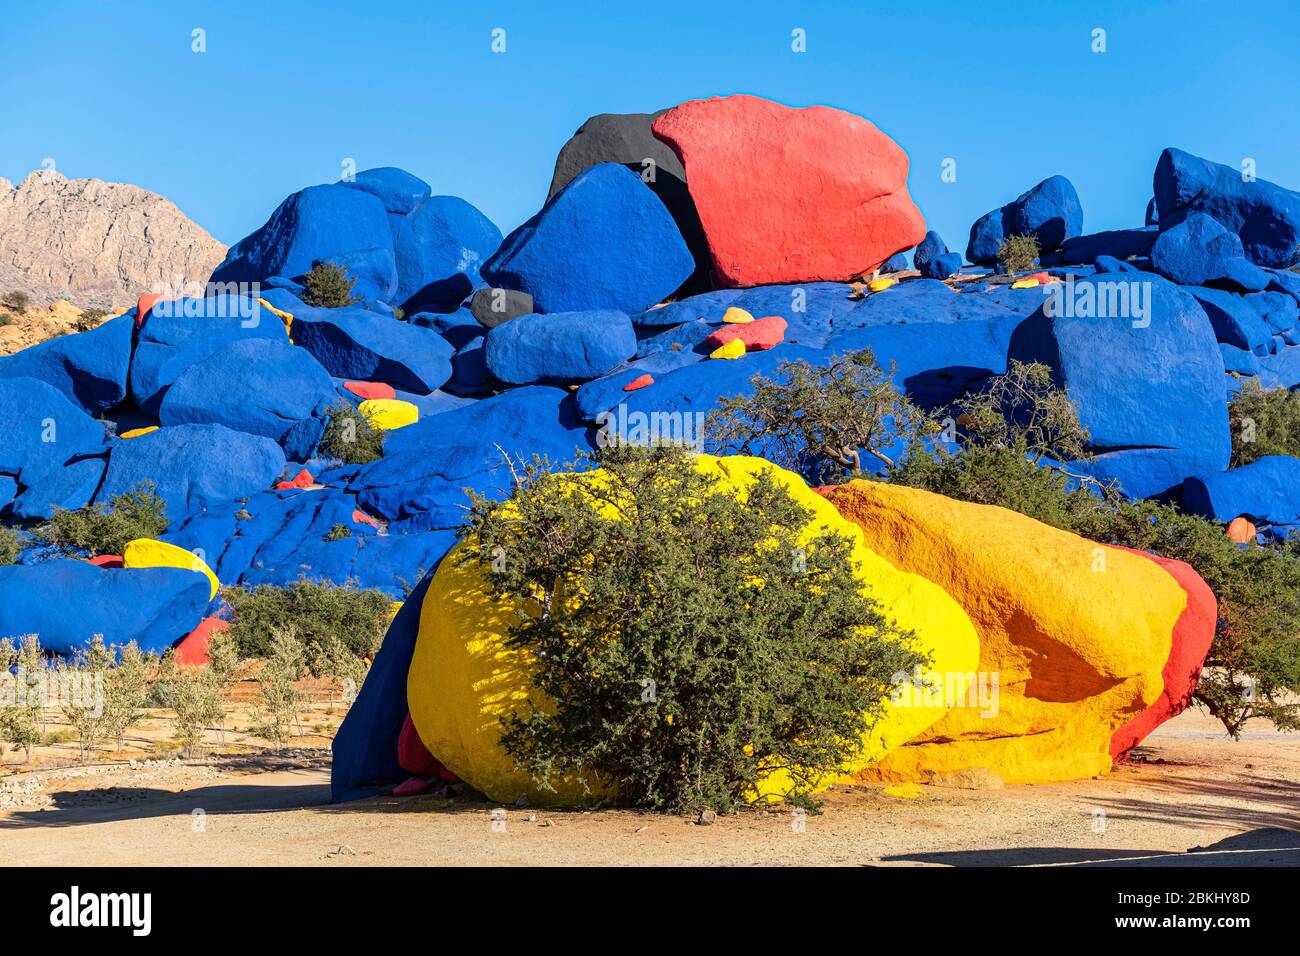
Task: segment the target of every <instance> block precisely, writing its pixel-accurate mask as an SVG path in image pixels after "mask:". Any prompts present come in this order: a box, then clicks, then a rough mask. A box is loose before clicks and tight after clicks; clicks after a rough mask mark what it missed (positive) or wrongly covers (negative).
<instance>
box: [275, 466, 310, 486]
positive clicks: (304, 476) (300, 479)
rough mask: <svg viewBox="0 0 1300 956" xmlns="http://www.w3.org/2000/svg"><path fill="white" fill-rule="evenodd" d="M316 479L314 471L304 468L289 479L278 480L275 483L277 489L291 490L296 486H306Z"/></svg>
mask: <svg viewBox="0 0 1300 956" xmlns="http://www.w3.org/2000/svg"><path fill="white" fill-rule="evenodd" d="M315 481H316V479H315V478H314V477H312V473H311V472H310V471H308V470H307V469H306V468H304V469H303V470H302V471H300V472H298V474H296V475H294V476H293V478H291V479H290V480H289V481H277V482H276V483H275V490H276V491H290V490H292V489H294V488H306V487H307V486H308V485H310V484H313V483H314V482H315Z"/></svg>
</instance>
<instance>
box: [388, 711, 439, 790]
mask: <svg viewBox="0 0 1300 956" xmlns="http://www.w3.org/2000/svg"><path fill="white" fill-rule="evenodd" d="M397 763H398V765H399V766H400V767H401V768H402V769H403V770H405V771H406V772H407V773H413V774H415V775H416V776H417V777H434V776H437V775H438V771H439V770H441V769H442V764H441V763H440V762H439V761H438V759H437V758H435V757H434V756H433V754H431V753H429V749H428V748H427V747H425V746H424V741H423V740H421V739H420V735H419V733H417V732H416V729H415V723H414V722H413V721H412V720H411V714H410V712H409V711H408V712H407V714H406V720H405V721H404V722H403V723H402V732H401V733H400V734H398V735H397Z"/></svg>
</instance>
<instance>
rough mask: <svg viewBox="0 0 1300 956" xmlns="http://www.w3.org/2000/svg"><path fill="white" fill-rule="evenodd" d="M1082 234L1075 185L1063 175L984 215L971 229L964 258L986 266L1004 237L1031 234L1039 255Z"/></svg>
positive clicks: (1080, 215)
mask: <svg viewBox="0 0 1300 956" xmlns="http://www.w3.org/2000/svg"><path fill="white" fill-rule="evenodd" d="M1082 232H1083V205H1082V204H1081V203H1080V202H1079V194H1078V193H1077V192H1076V191H1075V189H1074V184H1073V183H1071V182H1070V181H1069V180H1068V179H1066V178H1065V177H1064V176H1051V177H1049V178H1047V179H1044V180H1043V181H1042V182H1041V183H1039V184H1038V185H1037V186H1035V187H1034V188H1033V189H1030V190H1029V191H1028V192H1024V193H1021V194H1020V195H1019V196H1017V197H1016V198H1015V200H1014V201H1012V202H1010V203H1008V204H1007V205H1005V206H1003V207H1002V208H1001V209H995V210H993V211H992V212H990V213H985V214H984V215H983V216H981V217H980V218H979V219H977V220H976V221H975V224H974V225H972V226H971V231H970V242H969V243H968V244H967V246H966V258H967V259H968V260H969V261H970V262H977V263H989V262H993V261H995V260H996V259H997V257H998V247H999V246H1000V245H1001V244H1002V240H1003V239H1004V238H1005V237H1007V236H1026V235H1030V234H1033V235H1034V236H1035V237H1036V238H1037V239H1038V248H1039V249H1040V250H1041V251H1042V252H1051V251H1052V250H1054V249H1057V248H1059V247H1060V246H1061V244H1062V243H1064V242H1065V241H1066V240H1067V239H1071V238H1073V237H1075V236H1078V235H1080V234H1081V233H1082Z"/></svg>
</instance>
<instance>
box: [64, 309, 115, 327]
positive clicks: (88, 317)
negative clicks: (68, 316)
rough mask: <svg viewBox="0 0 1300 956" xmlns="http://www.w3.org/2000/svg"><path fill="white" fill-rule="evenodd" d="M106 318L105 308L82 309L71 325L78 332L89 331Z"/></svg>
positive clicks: (106, 311)
mask: <svg viewBox="0 0 1300 956" xmlns="http://www.w3.org/2000/svg"><path fill="white" fill-rule="evenodd" d="M106 318H108V310H107V309H83V310H82V312H81V315H79V316H77V320H76V321H75V322H74V323H73V324H72V327H73V328H74V329H75V330H76V331H78V332H89V331H90V330H91V329H94V328H98V327H99V326H100V325H102V324H103V322H104V320H105V319H106Z"/></svg>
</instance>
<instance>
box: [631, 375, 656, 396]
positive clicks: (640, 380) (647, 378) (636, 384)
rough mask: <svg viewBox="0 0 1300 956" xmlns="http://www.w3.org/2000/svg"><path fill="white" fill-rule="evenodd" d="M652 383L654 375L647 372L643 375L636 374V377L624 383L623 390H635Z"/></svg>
mask: <svg viewBox="0 0 1300 956" xmlns="http://www.w3.org/2000/svg"><path fill="white" fill-rule="evenodd" d="M654 383H655V377H654V376H653V375H651V374H649V373H648V372H647V373H646V374H645V375H638V376H637V377H636V378H634V379H632V381H630V382H628V383H627V384H626V385H624V386H623V391H625V392H635V391H638V390H640V389H643V388H645V387H646V386H647V385H653V384H654Z"/></svg>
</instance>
